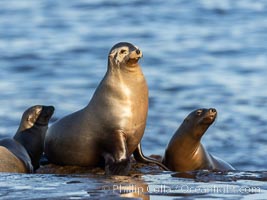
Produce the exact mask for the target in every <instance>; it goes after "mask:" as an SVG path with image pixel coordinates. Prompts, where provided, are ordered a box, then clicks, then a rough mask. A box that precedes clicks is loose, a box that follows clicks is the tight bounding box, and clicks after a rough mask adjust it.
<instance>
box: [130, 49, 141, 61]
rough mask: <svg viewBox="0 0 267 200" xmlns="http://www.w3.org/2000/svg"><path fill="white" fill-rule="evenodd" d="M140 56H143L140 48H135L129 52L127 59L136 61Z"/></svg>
mask: <svg viewBox="0 0 267 200" xmlns="http://www.w3.org/2000/svg"><path fill="white" fill-rule="evenodd" d="M142 56H143V53H142V51H141V50H140V49H135V50H133V51H131V52H130V54H129V59H130V60H137V61H138V60H139V58H141V57H142Z"/></svg>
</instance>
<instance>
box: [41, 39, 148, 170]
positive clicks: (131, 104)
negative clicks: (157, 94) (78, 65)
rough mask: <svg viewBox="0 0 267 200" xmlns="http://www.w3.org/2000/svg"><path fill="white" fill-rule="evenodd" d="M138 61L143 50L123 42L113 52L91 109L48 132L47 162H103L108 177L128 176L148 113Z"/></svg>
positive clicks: (92, 163) (65, 163) (145, 86)
mask: <svg viewBox="0 0 267 200" xmlns="http://www.w3.org/2000/svg"><path fill="white" fill-rule="evenodd" d="M141 57H142V52H141V50H140V49H139V48H137V47H136V46H134V45H132V44H130V43H127V42H121V43H118V44H116V45H115V46H113V47H112V48H111V50H110V52H109V57H108V68H107V72H106V74H105V76H104V78H103V80H102V81H101V82H100V84H99V85H98V87H97V89H96V91H95V93H94V95H93V97H92V99H91V100H90V102H89V104H88V105H87V106H86V107H84V108H83V109H81V110H79V111H77V112H74V113H72V114H70V115H67V116H65V117H63V118H62V119H60V120H58V121H57V122H56V123H54V124H53V125H52V126H51V127H50V128H49V129H48V131H47V134H46V137H45V154H46V156H47V158H48V160H49V161H50V162H52V163H54V164H58V165H78V166H88V167H89V166H99V165H100V163H104V165H105V172H106V174H107V175H115V174H116V175H126V174H128V172H129V169H130V162H129V157H130V156H131V154H132V153H133V152H134V151H135V150H136V149H137V148H138V144H139V143H140V141H141V139H142V137H143V134H144V130H145V125H146V118H147V111H148V87H147V83H146V80H145V77H144V75H143V72H142V70H141V67H140V66H139V64H138V60H139V59H140V58H141ZM139 152H141V151H139ZM140 157H142V156H140ZM152 162H153V160H152Z"/></svg>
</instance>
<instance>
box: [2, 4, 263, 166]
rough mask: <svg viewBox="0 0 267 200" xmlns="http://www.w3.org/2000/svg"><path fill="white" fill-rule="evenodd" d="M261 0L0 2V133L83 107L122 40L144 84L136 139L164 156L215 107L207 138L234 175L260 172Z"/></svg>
mask: <svg viewBox="0 0 267 200" xmlns="http://www.w3.org/2000/svg"><path fill="white" fill-rule="evenodd" d="M266 11H267V1H265V0H258V1H253V0H240V1H231V0H224V1H221V0H196V1H186V0H169V1H161V0H153V1H152V0H148V1H141V0H130V1H115V0H92V1H87V0H76V1H63V0H59V1H52V0H47V1H44V0H40V1H35V0H27V1H26V0H9V1H0V68H1V72H0V91H1V95H0V122H1V123H0V137H6V136H12V135H13V134H14V133H15V132H16V129H17V127H18V124H19V121H20V118H21V115H22V113H23V111H24V110H25V109H26V108H28V107H29V106H32V105H34V104H45V105H54V106H55V107H56V112H55V114H54V118H53V120H52V121H55V120H56V119H58V118H61V117H63V116H64V115H66V114H69V113H71V112H74V111H76V110H79V109H81V108H82V107H84V106H85V105H87V103H88V102H89V100H90V98H91V96H92V95H93V92H94V90H95V88H96V87H97V85H98V84H99V82H100V81H101V79H102V78H103V76H104V73H105V71H106V67H107V54H108V52H109V50H110V48H111V47H112V46H113V45H114V44H116V43H117V42H120V41H128V42H131V43H133V44H135V45H137V46H138V47H139V48H140V49H141V50H142V51H143V55H144V57H143V58H142V60H141V61H140V64H141V66H142V69H143V72H144V74H145V76H146V80H147V82H148V86H149V97H150V106H149V115H148V120H147V127H146V131H145V135H144V137H143V140H142V145H143V150H144V153H145V154H146V155H150V154H162V153H163V152H164V149H165V147H166V145H167V143H168V141H169V140H170V138H171V136H172V135H173V133H174V132H175V130H176V129H177V128H178V127H179V125H180V124H181V123H182V121H183V119H184V118H185V116H187V115H188V114H189V113H190V112H191V111H192V110H194V109H197V108H202V107H206V108H209V107H214V108H216V109H217V111H218V118H217V120H216V122H215V123H214V124H213V125H212V126H211V127H210V128H209V130H208V131H207V132H206V134H205V136H204V137H203V140H202V142H203V144H204V145H205V147H206V148H207V149H208V150H209V151H210V152H211V153H212V154H214V155H216V156H218V157H221V158H223V159H224V160H226V161H228V162H230V163H231V164H232V165H233V166H235V167H236V168H237V169H239V170H266V169H267V161H266V149H267V115H266V113H265V111H267V95H266V94H267V88H266V85H267V79H266V77H267V67H266V65H267V44H266V41H267V34H266V32H267V12H266Z"/></svg>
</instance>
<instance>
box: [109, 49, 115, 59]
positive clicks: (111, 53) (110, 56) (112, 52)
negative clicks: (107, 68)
mask: <svg viewBox="0 0 267 200" xmlns="http://www.w3.org/2000/svg"><path fill="white" fill-rule="evenodd" d="M116 53H117V49H113V50H112V51H111V52H110V53H109V56H108V57H109V58H114V56H115V55H116Z"/></svg>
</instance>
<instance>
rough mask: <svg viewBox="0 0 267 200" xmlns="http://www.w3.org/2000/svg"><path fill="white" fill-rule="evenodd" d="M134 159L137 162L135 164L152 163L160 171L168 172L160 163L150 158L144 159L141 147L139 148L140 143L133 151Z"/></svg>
mask: <svg viewBox="0 0 267 200" xmlns="http://www.w3.org/2000/svg"><path fill="white" fill-rule="evenodd" d="M133 155H134V159H135V160H136V161H137V162H141V163H154V164H156V165H158V166H159V167H161V168H162V169H164V170H166V171H169V169H168V168H167V167H166V166H165V165H164V164H162V163H161V162H159V161H157V160H154V159H152V158H148V157H146V156H145V155H144V154H143V152H142V147H141V143H139V144H138V146H137V148H136V149H135V151H134V153H133Z"/></svg>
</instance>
